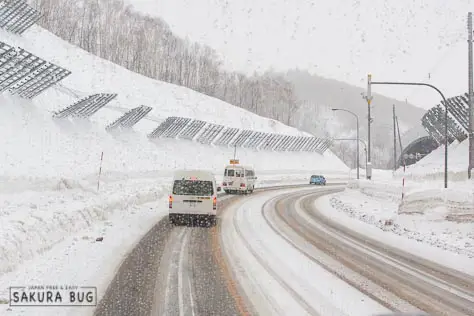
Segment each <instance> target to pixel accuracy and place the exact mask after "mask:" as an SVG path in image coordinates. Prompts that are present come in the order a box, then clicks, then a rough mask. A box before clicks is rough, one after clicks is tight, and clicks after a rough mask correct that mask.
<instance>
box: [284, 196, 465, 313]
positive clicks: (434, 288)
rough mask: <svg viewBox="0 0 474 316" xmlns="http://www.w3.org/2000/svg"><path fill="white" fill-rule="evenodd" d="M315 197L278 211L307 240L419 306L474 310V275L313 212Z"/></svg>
mask: <svg viewBox="0 0 474 316" xmlns="http://www.w3.org/2000/svg"><path fill="white" fill-rule="evenodd" d="M317 197H318V195H315V194H313V195H307V196H306V197H302V198H301V203H300V204H301V207H298V203H295V202H296V200H297V199H296V200H295V199H293V200H292V204H291V203H289V200H291V199H288V200H287V203H286V204H285V207H280V211H279V212H278V215H279V216H280V217H282V219H283V220H285V221H286V222H287V224H288V225H290V227H292V228H293V229H294V231H295V232H297V233H298V234H300V236H301V237H303V238H305V239H306V241H307V242H310V243H312V244H313V245H314V246H316V247H317V248H319V249H321V250H322V251H324V252H325V253H326V254H328V255H330V256H332V257H333V258H334V259H336V260H339V261H341V262H342V263H344V264H345V265H346V266H348V267H349V268H350V269H352V270H354V271H356V272H358V273H360V274H361V275H363V276H365V277H367V278H368V279H370V280H371V281H373V282H374V283H376V284H379V285H380V286H382V287H384V288H386V289H387V290H389V291H391V292H392V293H394V294H396V295H397V296H398V297H400V298H401V299H403V300H404V301H407V302H410V303H411V304H412V305H414V306H417V307H418V308H419V309H422V310H425V311H427V312H430V313H433V314H435V315H470V314H469V313H470V312H471V311H472V310H474V302H473V300H472V297H473V293H474V292H473V290H472V289H473V285H472V284H473V283H472V278H471V277H469V276H465V277H460V275H462V273H459V272H453V271H451V269H449V268H447V267H441V266H438V265H436V264H435V263H431V262H429V261H428V260H425V259H423V258H416V257H414V256H410V255H408V254H406V253H404V252H403V251H401V250H395V249H393V248H392V247H388V246H386V245H384V244H382V243H380V242H379V241H375V240H371V239H370V238H368V237H366V236H363V235H362V234H359V233H356V232H354V231H350V229H348V228H347V227H344V226H343V225H340V224H338V223H336V222H334V221H332V220H330V219H329V218H327V217H325V216H323V215H321V214H319V213H318V212H317V211H313V208H314V207H313V204H312V202H314V200H315V199H316V198H317ZM288 204H291V205H292V206H293V207H292V208H288ZM295 204H296V206H295ZM289 209H291V210H292V211H288V210H289ZM427 279H429V281H428V280H427ZM440 280H441V281H440ZM446 284H448V285H449V288H447V287H446ZM469 284H470V285H469ZM462 288H464V289H462ZM456 291H457V292H458V295H457V294H456V293H453V292H456Z"/></svg>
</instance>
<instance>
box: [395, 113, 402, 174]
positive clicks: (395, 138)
mask: <svg viewBox="0 0 474 316" xmlns="http://www.w3.org/2000/svg"><path fill="white" fill-rule="evenodd" d="M400 154H401V153H400ZM396 170H397V125H396V121H395V104H394V105H393V171H396Z"/></svg>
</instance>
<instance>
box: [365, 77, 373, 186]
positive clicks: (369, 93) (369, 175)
mask: <svg viewBox="0 0 474 316" xmlns="http://www.w3.org/2000/svg"><path fill="white" fill-rule="evenodd" d="M366 100H367V143H368V146H367V169H366V170H365V174H366V178H367V179H368V180H370V179H372V162H371V150H370V149H371V146H370V144H371V139H370V124H371V123H372V122H371V121H372V117H371V115H370V103H371V102H372V75H371V74H369V75H367V96H366Z"/></svg>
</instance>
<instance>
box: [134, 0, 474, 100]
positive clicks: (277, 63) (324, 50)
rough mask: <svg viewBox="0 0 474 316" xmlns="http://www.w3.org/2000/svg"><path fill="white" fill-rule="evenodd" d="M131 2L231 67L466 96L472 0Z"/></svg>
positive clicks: (414, 94) (401, 95)
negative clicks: (291, 71)
mask: <svg viewBox="0 0 474 316" xmlns="http://www.w3.org/2000/svg"><path fill="white" fill-rule="evenodd" d="M127 2H128V3H130V4H132V5H133V6H134V7H135V8H136V9H137V10H140V11H142V12H144V13H146V14H153V15H157V16H160V17H162V18H163V19H164V20H165V21H166V22H167V23H168V24H169V25H170V26H171V28H172V30H173V31H174V32H176V33H177V35H179V36H181V37H186V36H187V37H189V38H190V40H192V41H198V42H201V43H206V44H208V45H210V46H211V47H213V48H215V49H216V50H217V51H218V52H219V53H220V54H221V55H222V56H223V57H224V61H225V64H226V66H227V67H229V68H232V69H237V70H244V71H247V72H249V73H251V72H253V71H254V70H262V71H264V70H266V69H269V68H271V67H272V68H274V69H276V70H287V69H290V68H294V67H299V68H301V69H310V70H311V71H313V72H314V73H317V74H319V75H321V76H324V77H328V78H332V79H337V80H341V81H345V82H347V83H350V84H354V85H357V86H360V87H365V85H366V76H367V74H368V73H372V74H373V79H374V80H382V81H428V82H429V83H431V84H434V85H436V86H438V87H439V88H440V89H441V90H442V91H443V92H444V93H445V94H446V96H454V95H457V94H460V93H464V92H466V91H467V43H466V39H467V27H466V26H467V25H466V18H467V12H468V11H473V9H474V4H473V3H472V1H470V0H452V1H449V2H448V1H444V0H433V1H428V2H426V1H423V0H399V1H390V0H382V1H371V0H359V1H353V0H333V1H323V0H314V1H287V0H275V1H270V2H269V1H267V0H251V1H250V0H241V1H225V2H210V1H203V0H201V1H189V0H162V1H153V0H127ZM374 92H378V93H382V94H384V95H387V96H391V97H396V98H398V99H400V100H403V101H404V100H405V99H406V98H407V99H408V100H409V101H410V102H411V103H412V104H415V105H417V106H420V107H425V108H429V107H432V106H433V105H434V104H436V103H438V102H439V100H440V97H439V95H437V93H436V92H435V91H431V90H429V89H427V88H420V87H406V88H405V87H382V86H378V87H376V88H375V89H374ZM375 104H376V100H374V105H375Z"/></svg>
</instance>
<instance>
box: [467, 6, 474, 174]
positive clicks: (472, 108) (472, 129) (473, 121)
mask: <svg viewBox="0 0 474 316" xmlns="http://www.w3.org/2000/svg"><path fill="white" fill-rule="evenodd" d="M467 31H468V40H467V43H468V65H469V71H468V72H469V98H468V99H469V130H468V134H469V165H468V168H467V176H468V178H469V179H471V178H472V169H473V168H474V94H473V74H472V72H473V65H472V12H469V13H468V14H467Z"/></svg>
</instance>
